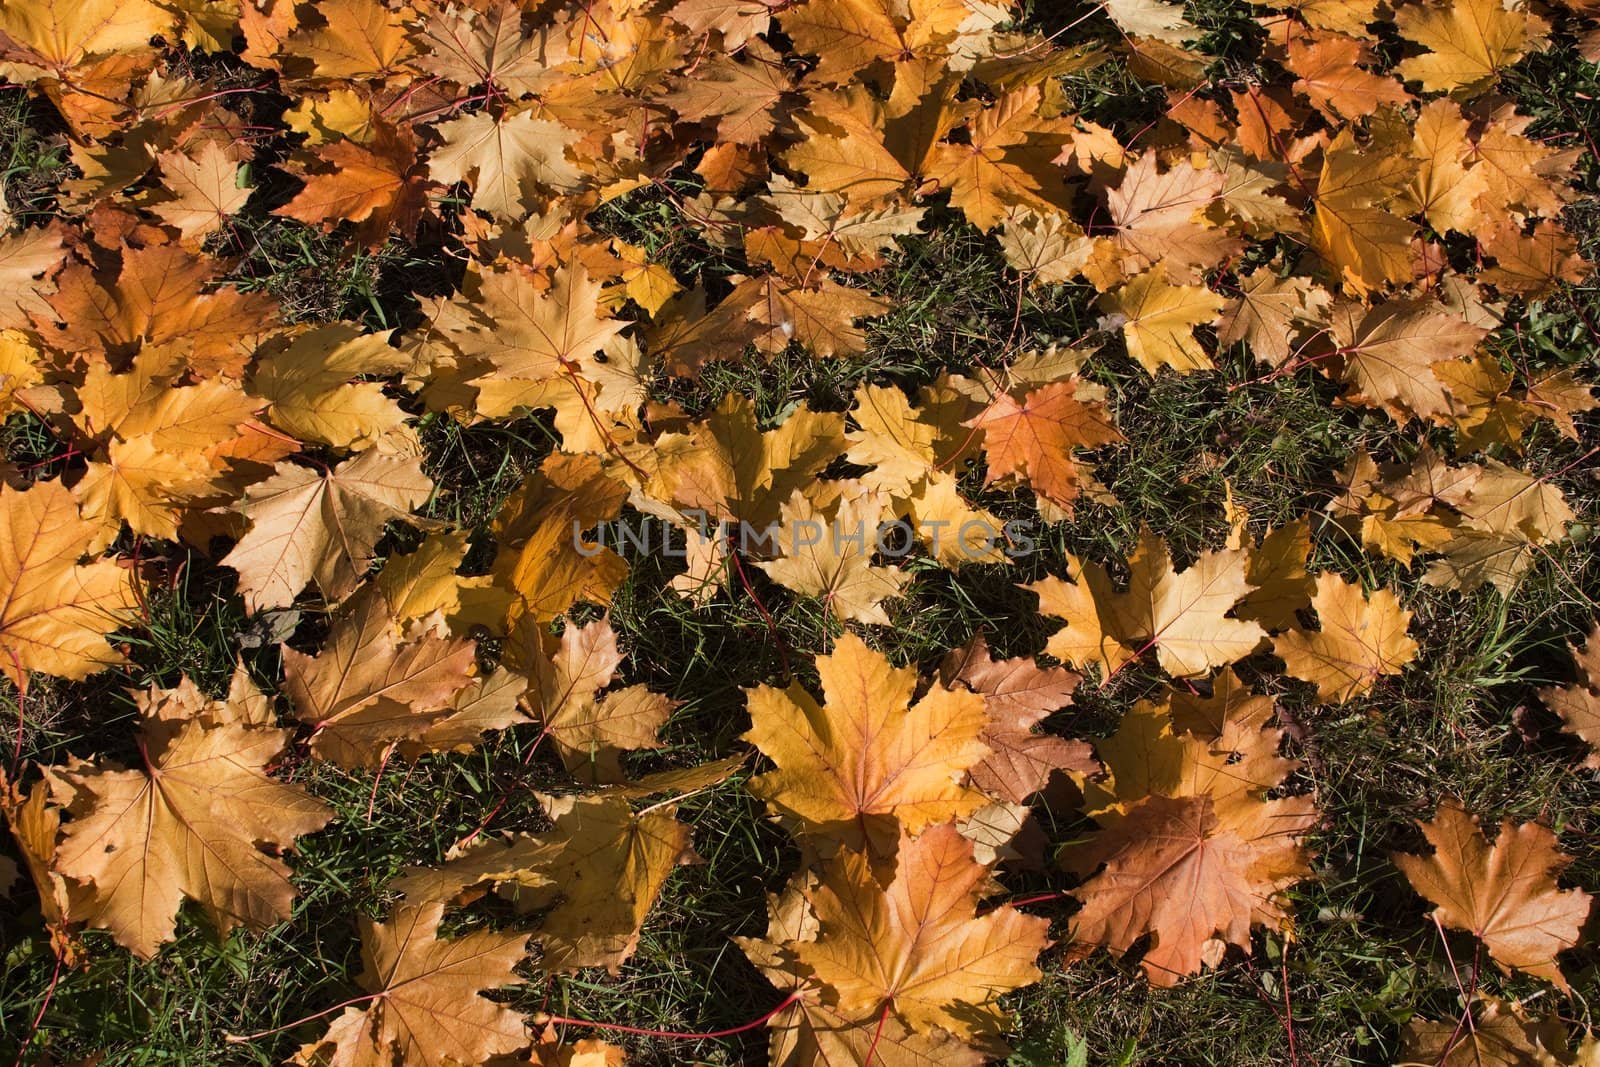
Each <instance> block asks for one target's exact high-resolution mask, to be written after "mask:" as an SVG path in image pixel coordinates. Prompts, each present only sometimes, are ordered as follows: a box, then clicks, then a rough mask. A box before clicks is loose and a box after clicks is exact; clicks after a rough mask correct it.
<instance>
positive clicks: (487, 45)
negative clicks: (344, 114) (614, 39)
mask: <svg viewBox="0 0 1600 1067" xmlns="http://www.w3.org/2000/svg"><path fill="white" fill-rule="evenodd" d="M559 30H560V27H559V25H557V26H541V27H539V28H538V29H536V30H534V31H533V32H532V33H528V32H525V30H524V27H523V25H522V9H521V8H520V7H518V6H517V5H516V4H514V3H511V2H509V0H500V2H498V3H490V4H485V5H484V7H483V10H482V11H478V10H474V9H473V8H470V7H462V8H458V7H454V6H447V7H443V8H432V9H431V10H429V11H428V12H427V16H426V18H425V20H424V21H423V24H422V28H421V29H420V30H418V31H417V32H416V34H415V35H414V37H413V40H415V41H416V42H417V43H418V44H421V45H423V46H424V47H425V48H426V49H427V51H426V52H425V53H424V54H423V55H420V56H418V57H417V58H416V60H415V61H414V62H415V63H416V65H417V66H418V67H420V68H422V69H423V70H425V71H427V72H428V73H429V74H436V75H438V76H439V77H441V78H444V79H445V80H447V81H452V82H455V83H456V84H457V85H459V86H461V87H462V88H464V89H470V88H473V87H475V86H479V85H483V86H488V85H494V86H496V87H498V88H501V89H505V90H507V91H509V92H510V93H512V94H513V95H515V96H522V95H524V94H526V93H536V92H539V91H540V90H541V89H543V88H544V87H546V86H547V85H549V84H551V83H552V82H554V81H555V80H556V79H557V78H559V77H560V75H559V73H558V72H557V71H556V70H555V69H554V68H556V67H559V66H560V65H561V64H563V63H565V62H567V61H568V60H569V59H570V58H571V55H570V53H569V52H568V50H567V41H566V39H565V37H564V36H563V35H562V34H561V33H560V32H559Z"/></svg>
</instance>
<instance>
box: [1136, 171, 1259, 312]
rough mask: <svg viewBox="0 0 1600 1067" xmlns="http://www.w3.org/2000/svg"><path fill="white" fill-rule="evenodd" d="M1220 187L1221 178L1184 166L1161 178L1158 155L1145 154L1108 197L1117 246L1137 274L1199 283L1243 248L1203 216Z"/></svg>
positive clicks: (1215, 198) (1240, 243)
mask: <svg viewBox="0 0 1600 1067" xmlns="http://www.w3.org/2000/svg"><path fill="white" fill-rule="evenodd" d="M1222 186H1223V177H1222V175H1221V174H1220V173H1218V172H1217V171H1214V170H1211V169H1209V168H1199V167H1196V166H1195V165H1194V164H1193V163H1191V162H1188V161H1184V162H1182V163H1179V164H1177V165H1175V166H1173V167H1170V168H1168V169H1167V171H1166V172H1165V173H1159V172H1158V171H1157V170H1156V154H1155V153H1154V152H1146V153H1145V154H1144V155H1142V156H1140V157H1139V158H1138V159H1137V160H1135V161H1134V162H1133V163H1132V164H1130V165H1129V166H1128V169H1127V170H1126V171H1124V172H1123V175H1122V181H1121V182H1120V183H1119V184H1118V185H1117V187H1116V188H1115V189H1112V190H1110V191H1109V192H1108V193H1107V194H1106V204H1107V206H1108V207H1110V209H1111V218H1112V221H1114V222H1115V223H1116V227H1117V233H1116V240H1117V242H1118V243H1119V244H1121V245H1122V246H1123V247H1124V248H1126V249H1127V250H1128V251H1129V252H1131V253H1132V254H1133V255H1134V256H1136V257H1137V259H1138V264H1139V265H1138V268H1137V269H1141V270H1142V269H1145V268H1149V267H1154V266H1158V265H1159V266H1161V267H1162V268H1163V269H1164V270H1165V271H1166V276H1167V279H1168V280H1169V281H1171V282H1175V283H1181V284H1188V285H1195V284H1198V283H1199V282H1200V279H1201V275H1202V274H1203V273H1204V272H1205V271H1207V270H1209V269H1211V268H1213V267H1215V266H1217V264H1219V263H1221V262H1222V261H1223V260H1224V259H1227V258H1228V257H1229V256H1233V255H1237V254H1238V253H1239V252H1240V251H1241V250H1242V249H1243V248H1244V242H1242V241H1241V240H1239V238H1237V237H1235V236H1234V235H1233V234H1230V233H1229V232H1228V231H1226V230H1224V229H1220V228H1218V227H1217V226H1215V225H1214V224H1212V223H1210V222H1209V221H1208V219H1207V217H1206V211H1207V209H1208V208H1210V207H1211V205H1212V204H1214V203H1215V202H1216V201H1217V198H1218V197H1219V196H1220V195H1221V193H1222Z"/></svg>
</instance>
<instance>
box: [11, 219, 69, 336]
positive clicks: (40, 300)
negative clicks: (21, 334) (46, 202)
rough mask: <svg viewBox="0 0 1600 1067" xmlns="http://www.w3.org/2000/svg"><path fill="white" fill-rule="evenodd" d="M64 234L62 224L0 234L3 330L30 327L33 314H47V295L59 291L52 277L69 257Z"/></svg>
mask: <svg viewBox="0 0 1600 1067" xmlns="http://www.w3.org/2000/svg"><path fill="white" fill-rule="evenodd" d="M3 214H4V213H3V212H0V219H3ZM65 236H66V234H65V232H64V231H63V230H62V229H61V228H60V227H51V228H49V229H43V230H39V229H34V230H23V231H21V232H20V233H12V234H5V235H3V236H0V329H4V330H7V331H10V330H13V329H16V328H18V327H22V326H29V325H30V324H31V322H32V316H35V315H39V314H48V312H49V307H50V305H49V304H48V303H46V298H47V297H49V296H50V295H51V294H52V293H54V292H55V291H56V286H55V283H53V282H51V281H50V280H49V276H50V275H52V274H54V273H55V272H56V268H57V267H59V266H60V265H61V262H62V260H63V259H64V258H65V257H66V254H67V253H66V248H65V247H64V243H63V242H64V239H65Z"/></svg>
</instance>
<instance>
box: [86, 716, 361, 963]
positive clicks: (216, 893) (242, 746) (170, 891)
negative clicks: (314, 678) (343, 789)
mask: <svg viewBox="0 0 1600 1067" xmlns="http://www.w3.org/2000/svg"><path fill="white" fill-rule="evenodd" d="M152 695H153V696H156V697H158V699H154V700H153V701H152V702H151V704H150V705H148V706H147V708H146V711H145V715H144V723H143V728H142V730H141V734H142V744H141V746H140V747H141V749H142V751H143V753H144V756H145V760H146V765H145V767H144V768H143V769H140V770H121V769H117V768H114V767H104V768H99V767H93V768H91V767H90V766H89V765H79V767H74V768H67V769H60V770H57V771H56V772H55V775H56V778H57V779H58V786H57V794H58V798H60V799H63V800H65V801H67V802H68V804H67V811H68V813H69V814H70V815H71V816H72V819H71V821H70V822H69V823H68V824H67V826H66V830H65V833H64V837H63V839H62V841H61V843H60V845H59V847H58V848H57V851H56V869H57V870H58V871H60V872H61V873H62V874H63V875H65V876H66V877H68V878H70V879H72V880H74V881H75V882H78V883H80V884H82V885H83V886H84V887H85V889H86V893H85V894H84V897H83V899H82V900H81V901H78V900H75V901H74V905H73V916H72V917H73V918H74V919H81V920H82V921H85V922H87V923H88V924H89V925H90V926H93V927H97V928H102V929H107V930H110V931H111V933H112V936H113V937H115V938H116V939H117V942H118V943H119V944H121V945H124V946H126V947H127V948H129V949H130V950H132V951H133V952H134V953H135V954H136V955H138V956H140V957H142V958H146V959H148V958H149V957H151V956H153V955H155V952H156V949H157V948H158V947H160V945H161V944H162V943H163V942H166V941H170V940H172V938H173V936H174V931H175V929H176V924H177V917H178V906H179V905H180V904H181V903H182V902H183V900H184V899H185V898H187V899H190V900H194V901H197V902H199V903H200V904H201V905H202V906H203V907H204V908H205V909H206V912H207V914H208V915H209V916H210V917H211V920H212V922H213V924H214V925H215V926H216V928H217V930H218V931H219V932H221V933H223V934H226V933H227V932H228V931H229V930H231V929H232V928H233V927H234V926H236V925H237V924H239V923H244V924H246V925H248V926H250V927H251V928H253V929H263V928H265V927H267V926H270V925H271V924H273V923H276V922H281V921H283V920H284V919H287V918H288V917H289V909H290V905H291V903H292V902H293V900H294V895H295V894H294V887H293V886H292V885H290V883H289V867H288V866H287V865H286V864H284V863H283V862H281V861H280V860H278V859H276V858H274V857H272V856H269V855H267V854H265V853H263V852H262V851H261V846H262V845H267V846H270V847H273V848H276V849H283V848H288V847H290V846H292V845H293V843H294V839H295V838H296V837H298V836H300V835H301V834H308V833H311V832H313V831H315V830H320V829H321V828H322V827H323V826H324V825H326V824H327V822H328V820H329V819H331V818H332V817H333V811H332V809H330V808H328V807H327V806H326V805H324V804H322V803H321V802H319V801H317V800H314V799H313V798H312V797H311V796H310V795H309V794H307V793H306V792H305V791H304V790H303V789H301V788H300V787H299V786H292V785H285V784H282V783H280V782H276V781H273V780H272V779H271V778H270V777H268V776H267V773H266V767H267V766H268V764H270V763H272V762H273V761H275V760H276V759H277V757H278V755H279V754H280V753H281V752H282V751H283V750H284V747H285V746H286V745H287V744H288V742H289V738H290V731H288V730H278V729H273V728H271V727H265V726H257V725H252V724H250V722H249V721H248V719H247V718H246V717H245V716H246V715H248V714H249V713H248V711H244V710H241V711H237V712H236V711H235V709H234V708H233V707H232V706H231V705H229V704H218V705H213V709H214V710H212V711H211V712H210V713H208V714H203V715H200V716H197V717H193V718H189V717H182V718H179V719H176V720H166V719H165V714H164V711H165V709H164V708H163V704H164V703H166V701H167V700H171V699H179V700H181V699H183V698H182V697H181V696H178V697H176V698H174V697H172V696H167V697H165V699H161V698H160V694H157V693H153V694H152Z"/></svg>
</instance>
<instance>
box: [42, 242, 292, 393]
mask: <svg viewBox="0 0 1600 1067" xmlns="http://www.w3.org/2000/svg"><path fill="white" fill-rule="evenodd" d="M223 267H224V264H222V263H220V262H218V261H217V260H214V259H209V258H206V257H204V256H196V255H193V254H191V253H190V252H188V251H187V250H186V249H184V248H183V247H182V246H181V245H175V244H171V245H151V246H149V247H147V248H124V249H123V250H122V256H121V263H120V265H119V269H118V271H117V274H116V277H115V278H114V279H112V278H108V277H102V276H98V275H97V274H96V273H95V272H94V271H92V270H90V269H89V268H88V267H87V266H85V265H83V264H78V263H74V264H73V265H71V266H69V267H67V268H66V269H65V270H63V271H62V272H61V274H60V275H59V276H58V277H57V279H56V280H57V283H58V284H59V286H60V288H59V290H58V291H57V292H56V293H55V294H54V295H53V296H51V297H50V306H51V308H52V309H53V311H54V313H55V318H56V319H58V320H59V325H56V324H48V325H46V324H43V323H41V325H40V330H39V333H40V337H41V338H42V339H43V341H44V342H45V344H46V346H48V347H50V348H54V349H57V350H59V351H61V352H66V353H80V352H82V353H103V354H104V355H105V356H107V357H109V358H110V360H111V361H112V362H114V363H118V364H120V363H121V362H122V361H124V360H127V359H131V358H132V357H133V355H134V354H135V353H137V352H139V351H140V350H141V349H145V350H148V349H152V348H162V349H164V350H165V351H166V352H168V353H171V354H173V356H174V357H176V356H180V355H181V358H182V360H183V364H184V366H185V368H186V369H187V370H188V371H189V373H191V374H193V375H195V376H197V377H210V376H213V375H217V374H224V375H227V376H229V377H238V375H239V372H240V371H241V370H242V369H243V367H244V365H245V362H246V361H247V360H248V358H249V355H250V351H251V347H252V345H251V340H252V338H253V337H254V336H255V335H258V334H261V333H264V332H266V331H267V330H268V329H269V328H270V327H272V326H273V325H274V324H275V319H276V314H277V305H276V304H275V303H274V302H273V301H272V299H271V298H269V297H267V296H265V295H263V294H259V293H252V294H245V293H241V292H239V290H237V289H234V288H222V289H218V290H217V291H215V292H206V291H205V290H206V288H207V287H208V286H209V285H210V284H211V283H212V282H213V281H215V280H216V278H217V276H218V275H219V274H221V273H222V270H223Z"/></svg>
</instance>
